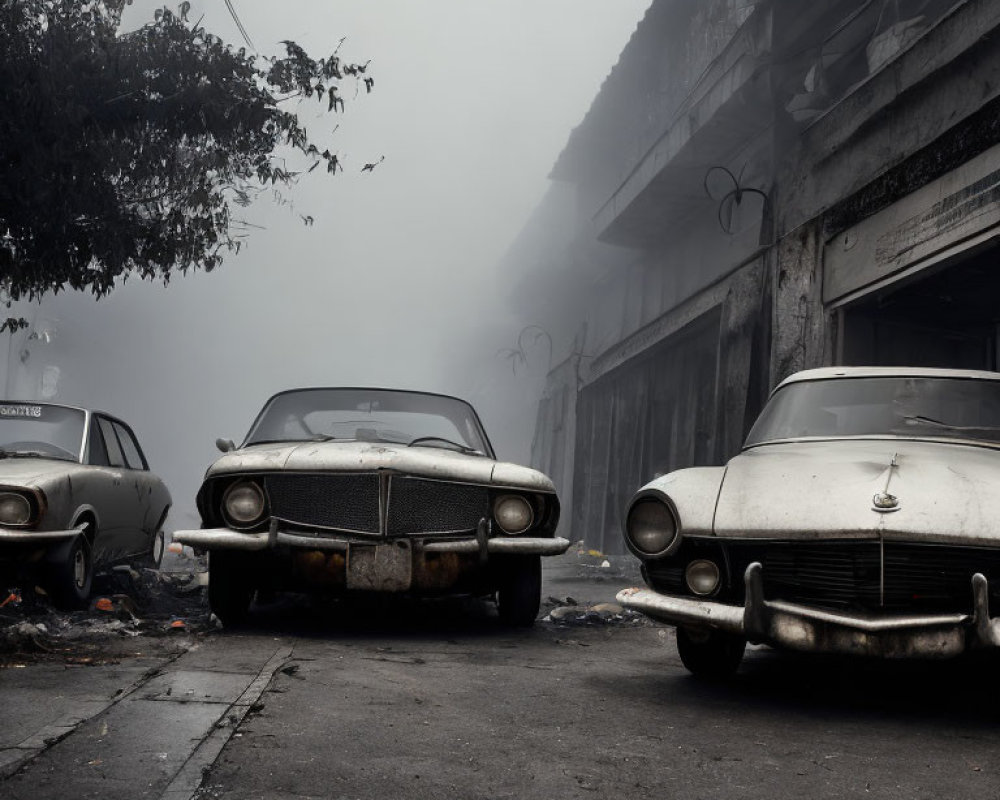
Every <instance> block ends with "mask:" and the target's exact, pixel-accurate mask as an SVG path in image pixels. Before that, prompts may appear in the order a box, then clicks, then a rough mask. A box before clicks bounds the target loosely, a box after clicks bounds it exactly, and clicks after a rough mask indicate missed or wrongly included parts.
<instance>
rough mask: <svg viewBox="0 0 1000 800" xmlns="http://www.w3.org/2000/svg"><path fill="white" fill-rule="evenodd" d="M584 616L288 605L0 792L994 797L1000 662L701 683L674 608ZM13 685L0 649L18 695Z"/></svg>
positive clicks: (106, 797)
mask: <svg viewBox="0 0 1000 800" xmlns="http://www.w3.org/2000/svg"><path fill="white" fill-rule="evenodd" d="M607 575H608V576H609V577H611V579H610V580H594V579H593V578H600V577H604V575H602V574H600V573H592V574H588V575H584V576H581V575H578V574H575V573H573V572H572V571H571V570H569V571H563V572H559V571H558V570H556V571H551V570H550V571H549V572H548V573H547V583H546V593H547V594H552V595H553V596H554V597H556V598H559V599H563V600H564V599H565V597H566V596H572V597H573V598H574V599H575V600H578V601H579V602H580V604H581V605H586V604H588V603H591V604H592V603H594V602H598V601H602V600H606V599H608V597H609V596H611V595H613V593H614V590H615V589H616V588H617V586H618V584H619V583H620V580H618V579H615V578H614V576H613V575H612V573H610V572H609V573H607ZM584 578H586V579H584ZM569 620H570V621H569V622H568V623H565V624H564V623H554V622H540V623H539V624H538V625H536V627H535V628H534V629H531V630H528V631H509V630H505V629H503V628H501V627H500V626H499V624H498V623H497V622H496V619H495V614H494V613H493V612H492V610H490V609H489V608H488V607H485V606H483V605H481V604H475V603H469V602H466V603H461V602H451V603H437V604H433V603H431V604H421V605H412V604H389V603H386V604H376V605H375V606H374V607H372V606H365V607H356V606H338V607H336V608H335V609H330V608H324V607H314V606H309V605H306V604H302V603H298V604H296V603H290V604H278V605H276V606H274V607H271V608H266V609H262V610H261V611H260V612H259V613H258V614H257V615H256V617H255V620H254V627H252V628H250V629H248V630H245V631H238V632H225V631H224V632H221V633H216V634H211V635H207V636H204V637H194V638H192V640H191V642H190V645H191V648H190V649H188V650H187V651H186V652H184V653H182V654H180V655H176V654H171V655H169V657H168V656H164V657H163V658H162V659H161V661H160V663H159V671H154V672H153V673H148V671H147V672H142V673H141V674H140V672H138V671H137V672H135V674H131V673H130V674H129V675H124V674H122V675H120V676H119V677H120V681H121V682H122V683H126V684H127V685H126V686H125V688H124V689H123V690H122V691H120V692H119V693H118V694H117V696H116V697H114V698H111V705H109V706H107V707H105V708H103V709H102V710H99V711H98V712H96V714H95V715H94V716H91V717H90V718H89V719H87V721H85V722H84V723H83V724H81V725H79V726H78V727H76V728H75V729H73V730H72V731H71V732H69V733H68V734H65V735H64V738H62V739H60V740H58V741H56V742H55V743H50V744H49V745H48V746H46V747H45V748H44V749H42V750H40V751H39V752H38V753H37V754H35V755H33V757H32V758H30V759H28V760H26V761H24V763H23V764H21V766H20V769H19V770H18V771H17V772H15V773H14V774H13V775H11V776H10V777H8V778H7V779H6V780H5V781H4V782H3V783H2V784H0V796H2V797H5V798H32V799H34V798H56V797H60V798H61V797H67V796H72V797H74V798H91V797H92V798H102V800H114V798H145V797H149V798H171V799H172V798H177V799H178V800H188V798H191V797H198V798H233V799H234V800H235V799H236V798H239V799H240V800H245V799H247V798H268V799H269V800H270V799H271V798H274V799H275V800H291V799H292V798H295V799H296V800H298V799H300V798H396V797H399V798H463V799H465V798H502V797H517V798H546V800H548V799H549V798H626V797H629V798H654V797H655V798H658V800H662V798H710V797H712V798H714V797H725V798H767V799H768V800H774V798H778V797H786V796H787V797H795V796H797V797H810V798H844V797H859V798H861V797H863V798H873V797H879V798H907V799H909V798H922V797H927V798H932V797H933V798H951V797H955V798H958V797H979V798H996V797H1000V748H998V747H997V745H996V741H997V730H998V727H1000V725H998V723H1000V714H998V711H1000V698H998V696H997V691H996V689H995V688H994V687H995V675H996V671H997V663H996V662H995V661H994V662H960V663H959V662H954V663H944V664H912V663H906V664H900V663H896V664H884V663H865V662H850V661H840V660H832V659H828V658H806V657H793V656H788V655H780V654H776V653H773V652H772V651H769V650H764V649H755V650H752V651H751V652H750V654H749V656H748V659H747V661H746V663H745V664H744V667H743V669H742V670H741V672H740V674H739V675H738V676H737V677H736V678H735V679H734V680H732V681H729V682H727V683H724V684H706V683H702V682H699V681H697V680H695V679H693V678H691V677H689V676H688V675H687V673H686V672H685V671H684V669H683V668H682V667H681V665H680V663H679V660H678V658H677V656H676V651H675V649H674V643H673V636H672V633H671V632H670V631H669V630H668V629H665V628H662V627H658V626H654V625H649V624H635V623H634V622H632V621H629V620H627V619H626V620H619V621H613V622H597V621H595V620H593V619H591V621H586V620H582V621H581V620H577V619H575V617H573V616H572V615H571V616H570V618H569ZM143 666H146V665H143ZM119 668H120V667H119ZM32 669H36V668H35V667H29V668H28V669H26V670H24V672H25V673H27V672H30V671H31V670H32ZM100 669H102V668H99V667H94V668H93V670H94V675H95V676H97V675H100V674H102V673H100V671H99V670H100ZM135 669H136V670H138V667H136V668H135ZM76 678H77V680H80V679H81V676H80V673H79V670H77V673H76ZM49 679H50V680H53V681H55V683H58V676H56V677H55V678H52V676H51V675H50V676H49ZM83 679H85V678H83ZM128 681H131V682H128ZM9 686H10V679H9V678H7V677H6V676H5V675H4V674H3V673H2V671H0V702H3V707H4V708H7V707H8V705H7V704H8V702H10V698H11V694H10V693H9V692H8V687H9ZM108 686H110V684H108ZM22 729H23V725H22ZM25 730H26V729H24V730H22V731H21V732H22V733H24V732H25Z"/></svg>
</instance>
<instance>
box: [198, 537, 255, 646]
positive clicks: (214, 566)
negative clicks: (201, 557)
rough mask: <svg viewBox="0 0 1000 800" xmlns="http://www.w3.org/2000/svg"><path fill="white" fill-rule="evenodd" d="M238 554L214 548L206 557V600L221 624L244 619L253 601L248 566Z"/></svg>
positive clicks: (233, 623)
mask: <svg viewBox="0 0 1000 800" xmlns="http://www.w3.org/2000/svg"><path fill="white" fill-rule="evenodd" d="M239 556H240V554H238V553H230V552H227V551H225V550H213V551H212V552H211V553H210V554H209V557H208V603H209V606H211V608H212V613H213V614H215V616H217V617H218V618H219V619H220V620H222V624H223V625H225V626H226V627H228V628H234V627H237V626H239V625H242V624H243V623H244V622H246V619H247V616H248V614H249V613H250V602H251V600H253V592H254V589H253V584H252V582H251V578H250V576H249V574H248V569H249V565H248V564H247V562H246V559H244V558H240V557H239Z"/></svg>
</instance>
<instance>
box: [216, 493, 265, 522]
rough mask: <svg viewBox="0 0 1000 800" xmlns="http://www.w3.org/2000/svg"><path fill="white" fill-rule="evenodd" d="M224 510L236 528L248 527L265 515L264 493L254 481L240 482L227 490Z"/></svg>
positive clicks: (224, 497)
mask: <svg viewBox="0 0 1000 800" xmlns="http://www.w3.org/2000/svg"><path fill="white" fill-rule="evenodd" d="M222 510H223V512H224V513H225V515H226V519H227V520H228V521H229V522H230V523H232V524H233V525H234V526H235V527H244V528H245V527H246V526H247V525H252V524H253V523H254V522H256V521H257V520H259V519H260V518H261V517H262V516H263V514H264V492H263V491H262V490H261V488H260V487H259V486H258V485H257V484H256V483H254V482H253V481H238V482H236V483H234V484H233V485H232V486H230V487H229V488H228V489H226V493H225V494H224V495H223V497H222Z"/></svg>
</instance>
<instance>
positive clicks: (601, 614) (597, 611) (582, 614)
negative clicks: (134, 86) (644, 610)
mask: <svg viewBox="0 0 1000 800" xmlns="http://www.w3.org/2000/svg"><path fill="white" fill-rule="evenodd" d="M545 606H546V608H549V609H550V610H549V611H548V612H547V613H546V614H545V616H544V617H542V622H552V623H555V624H557V625H642V624H643V623H644V622H645V620H646V618H645V617H644V616H643V615H642V614H639V613H637V612H635V611H632V610H631V609H627V608H623V607H622V606H620V605H618V604H617V603H597V604H595V605H589V606H588V605H585V604H580V603H578V602H577V601H576V600H574V599H573V598H572V597H567V598H565V599H562V600H560V599H559V598H556V597H549V598H548V599H547V600H546V601H545Z"/></svg>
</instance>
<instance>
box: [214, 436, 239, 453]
mask: <svg viewBox="0 0 1000 800" xmlns="http://www.w3.org/2000/svg"><path fill="white" fill-rule="evenodd" d="M215 446H216V447H218V448H219V450H221V451H222V452H223V453H231V452H233V450H235V449H236V445H235V444H233V440H232V439H216V440H215Z"/></svg>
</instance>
